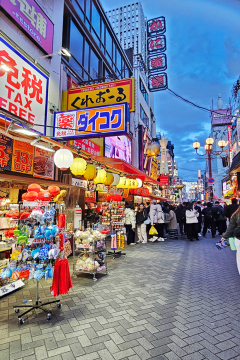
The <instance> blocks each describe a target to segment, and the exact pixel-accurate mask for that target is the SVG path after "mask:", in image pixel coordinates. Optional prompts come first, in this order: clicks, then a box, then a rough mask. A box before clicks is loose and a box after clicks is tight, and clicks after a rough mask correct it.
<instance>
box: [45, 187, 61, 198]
mask: <svg viewBox="0 0 240 360" xmlns="http://www.w3.org/2000/svg"><path fill="white" fill-rule="evenodd" d="M60 191H61V190H60V188H59V187H58V186H49V187H48V192H49V193H50V194H51V195H52V196H56V195H58V194H59V193H60Z"/></svg>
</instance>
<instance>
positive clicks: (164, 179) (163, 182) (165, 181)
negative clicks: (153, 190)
mask: <svg viewBox="0 0 240 360" xmlns="http://www.w3.org/2000/svg"><path fill="white" fill-rule="evenodd" d="M159 180H160V183H161V185H167V186H168V185H169V177H168V176H160V179H159Z"/></svg>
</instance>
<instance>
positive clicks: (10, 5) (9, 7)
mask: <svg viewBox="0 0 240 360" xmlns="http://www.w3.org/2000/svg"><path fill="white" fill-rule="evenodd" d="M0 6H1V7H2V8H3V9H4V10H5V11H6V12H7V13H8V14H9V15H10V16H11V18H12V19H13V20H14V21H15V22H16V23H17V24H18V25H19V26H20V27H21V28H22V29H23V30H24V31H25V32H26V33H27V34H28V35H29V36H30V37H31V38H32V39H33V40H34V41H35V42H36V43H37V45H39V46H40V47H41V48H42V49H43V50H45V51H46V52H47V53H48V54H51V53H52V46H53V45H52V44H53V23H52V22H51V21H50V20H49V18H48V17H47V16H46V14H44V12H43V11H42V9H41V8H40V7H39V6H38V5H37V3H36V2H35V1H34V0H0Z"/></svg>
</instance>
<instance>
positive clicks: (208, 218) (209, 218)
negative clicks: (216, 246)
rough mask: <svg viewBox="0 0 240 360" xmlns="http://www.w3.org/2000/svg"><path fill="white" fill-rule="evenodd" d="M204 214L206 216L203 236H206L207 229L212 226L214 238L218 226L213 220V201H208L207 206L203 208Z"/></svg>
mask: <svg viewBox="0 0 240 360" xmlns="http://www.w3.org/2000/svg"><path fill="white" fill-rule="evenodd" d="M202 215H203V216H204V226H203V236H206V232H207V229H209V228H210V229H211V232H212V237H213V238H214V237H215V234H216V226H215V224H214V220H213V214H212V203H210V202H208V203H207V207H205V208H204V209H203V211H202Z"/></svg>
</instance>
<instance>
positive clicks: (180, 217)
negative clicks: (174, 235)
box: [176, 203, 186, 235]
mask: <svg viewBox="0 0 240 360" xmlns="http://www.w3.org/2000/svg"><path fill="white" fill-rule="evenodd" d="M176 217H177V222H178V224H179V231H180V234H181V235H184V223H185V222H186V206H185V203H183V204H180V205H178V206H177V209H176Z"/></svg>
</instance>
